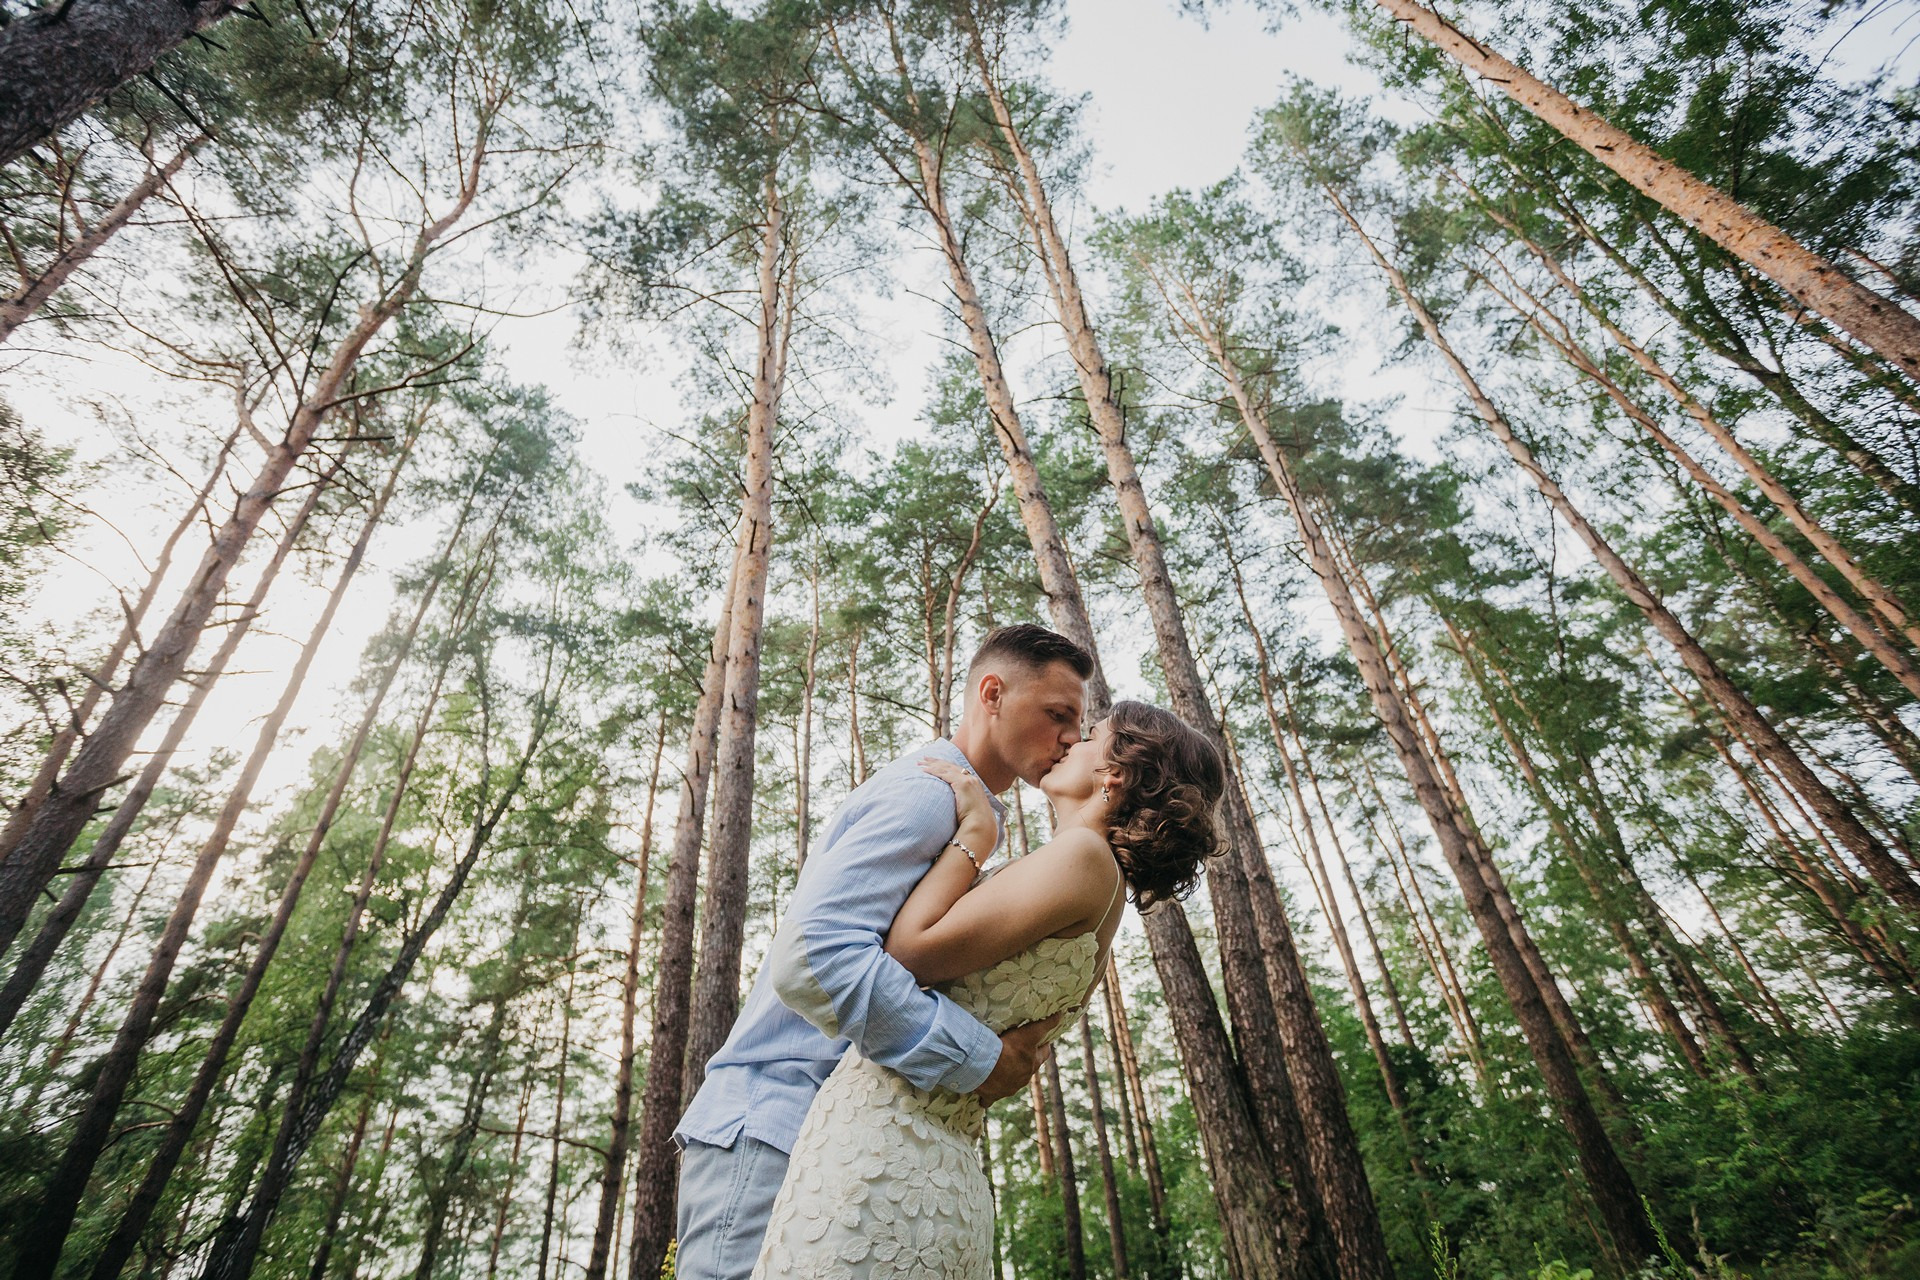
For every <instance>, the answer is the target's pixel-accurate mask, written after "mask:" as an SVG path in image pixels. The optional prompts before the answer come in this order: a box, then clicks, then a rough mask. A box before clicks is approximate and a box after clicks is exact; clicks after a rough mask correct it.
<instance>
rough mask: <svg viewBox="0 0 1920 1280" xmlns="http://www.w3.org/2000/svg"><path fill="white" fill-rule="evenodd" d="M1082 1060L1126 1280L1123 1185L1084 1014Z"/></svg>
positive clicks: (1119, 1267) (1116, 1255)
mask: <svg viewBox="0 0 1920 1280" xmlns="http://www.w3.org/2000/svg"><path fill="white" fill-rule="evenodd" d="M1080 1058H1081V1064H1082V1065H1083V1066H1085V1067H1086V1070H1087V1097H1088V1098H1089V1099H1090V1100H1091V1105H1092V1107H1093V1142H1094V1148H1095V1150H1097V1151H1098V1152H1099V1155H1100V1186H1101V1188H1102V1189H1103V1190H1104V1191H1105V1193H1106V1200H1107V1234H1108V1236H1109V1237H1110V1240H1111V1243H1112V1246H1113V1274H1114V1280H1127V1232H1126V1223H1125V1221H1124V1219H1123V1218H1122V1216H1121V1213H1120V1182H1119V1179H1118V1177H1117V1176H1116V1175H1115V1173H1114V1171H1113V1148H1112V1147H1111V1146H1110V1145H1108V1143H1107V1113H1106V1108H1105V1107H1104V1106H1103V1105H1102V1104H1101V1101H1100V1067H1099V1063H1098V1061H1097V1060H1096V1059H1095V1058H1094V1056H1093V1028H1092V1026H1091V1025H1089V1024H1088V1022H1087V1015H1086V1014H1085V1013H1082V1014H1081V1015H1080Z"/></svg>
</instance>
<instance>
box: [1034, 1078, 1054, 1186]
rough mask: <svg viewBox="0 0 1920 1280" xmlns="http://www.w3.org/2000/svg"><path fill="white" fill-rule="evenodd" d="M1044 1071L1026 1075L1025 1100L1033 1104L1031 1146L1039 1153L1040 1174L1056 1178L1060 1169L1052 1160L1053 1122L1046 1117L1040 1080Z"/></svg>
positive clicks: (1043, 1086)
mask: <svg viewBox="0 0 1920 1280" xmlns="http://www.w3.org/2000/svg"><path fill="white" fill-rule="evenodd" d="M1043 1074H1045V1073H1044V1072H1038V1071H1036V1072H1035V1073H1034V1074H1033V1075H1031V1076H1029V1077H1027V1100H1028V1101H1029V1102H1030V1103H1031V1104H1032V1105H1033V1146H1034V1150H1036V1151H1037V1152H1039V1155H1040V1176H1041V1178H1043V1179H1048V1178H1057V1177H1059V1176H1060V1171H1059V1170H1058V1169H1057V1168H1056V1167H1055V1166H1054V1161H1053V1122H1052V1121H1050V1120H1048V1119H1047V1088H1046V1086H1045V1085H1044V1084H1042V1083H1041V1082H1040V1077H1041V1076H1042V1075H1043Z"/></svg>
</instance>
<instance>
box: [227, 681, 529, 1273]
mask: <svg viewBox="0 0 1920 1280" xmlns="http://www.w3.org/2000/svg"><path fill="white" fill-rule="evenodd" d="M553 667H554V657H553V654H552V652H551V651H549V653H548V656H547V660H546V670H545V672H544V674H543V677H542V687H541V690H540V694H539V697H538V700H537V704H536V709H535V712H534V715H533V722H532V724H531V725H530V726H529V728H528V730H527V740H526V742H525V743H524V744H523V745H522V748H521V750H520V752H519V754H518V756H517V757H516V758H515V760H514V761H513V763H512V764H511V765H510V766H508V767H507V769H506V778H505V781H504V782H503V783H502V785H501V787H500V789H499V792H498V794H497V795H495V796H494V797H493V798H492V802H491V803H488V802H487V800H486V799H485V797H484V796H483V797H482V798H481V799H480V800H479V802H478V803H479V805H480V806H482V807H480V808H478V809H477V810H476V812H475V813H474V820H473V827H472V829H471V831H470V832H469V834H468V838H467V847H466V848H465V849H464V850H463V851H462V852H461V855H460V858H459V860H458V861H457V862H456V863H455V864H454V867H453V870H452V871H451V873H450V874H449V875H448V877H447V881H446V883H445V885H443V886H442V887H441V890H440V892H439V894H437V895H436V896H435V898H434V900H433V905H432V906H431V907H429V908H428V910H427V913H426V915H425V916H424V917H422V918H421V920H420V922H419V923H418V924H417V925H415V927H414V928H413V930H412V931H411V932H409V933H408V934H407V935H406V938H405V940H404V941H403V942H402V943H401V945H400V950H399V952H398V953H397V954H396V955H395V956H394V958H393V960H392V961H391V962H390V963H389V964H388V966H387V969H386V971H385V972H384V973H383V974H381V976H380V978H379V980H378V981H377V982H376V983H375V984H374V986H373V989H372V992H371V993H370V994H369V995H368V997H367V1000H366V1003H365V1004H363V1005H362V1006H361V1008H360V1012H359V1013H358V1014H357V1015H356V1016H355V1018H354V1020H353V1022H352V1024H351V1025H350V1026H349V1027H348V1028H347V1031H346V1033H345V1034H344V1035H343V1036H342V1037H341V1039H340V1042H339V1044H338V1045H337V1046H336V1047H335V1048H334V1052H333V1058H332V1060H331V1061H330V1062H328V1064H327V1069H326V1071H325V1072H324V1073H321V1074H319V1075H317V1076H315V1077H313V1084H312V1086H311V1087H310V1088H309V1089H308V1090H307V1091H306V1093H305V1095H304V1096H302V1097H298V1098H293V1099H290V1100H289V1102H288V1105H287V1106H286V1107H285V1109H284V1111H283V1113H282V1116H281V1122H280V1125H279V1129H278V1132H277V1133H276V1134H275V1135H274V1142H273V1151H272V1153H271V1155H270V1156H269V1157H268V1160H267V1167H266V1169H265V1170H264V1171H263V1172H262V1174H261V1176H260V1181H259V1183H258V1185H256V1186H255V1188H254V1192H253V1197H252V1199H251V1201H250V1202H249V1203H248V1205H247V1208H246V1210H245V1211H244V1212H243V1213H240V1214H238V1215H235V1216H234V1217H232V1218H230V1219H229V1220H227V1221H226V1222H223V1223H222V1224H221V1227H220V1230H219V1231H218V1232H217V1233H216V1234H215V1236H214V1239H213V1242H212V1247H211V1250H210V1252H209V1254H208V1257H207V1261H206V1264H205V1266H204V1267H203V1268H202V1270H201V1273H200V1280H245V1278H246V1277H247V1276H249V1275H251V1274H252V1271H253V1264H254V1259H255V1258H256V1256H257V1255H258V1253H259V1250H260V1242H261V1240H262V1238H263V1236H264V1235H265V1233H266V1228H267V1224H268V1223H269V1222H270V1221H271V1220H272V1218H273V1215H274V1213H275V1212H276V1211H277V1210H278V1208H279V1205H280V1200H281V1197H282V1196H284V1195H285V1194H286V1191H287V1188H288V1187H289V1186H290V1185H291V1183H292V1180H293V1172H294V1169H295V1167H296V1166H297V1165H298V1164H299V1162H300V1158H301V1157H302V1156H304V1155H305V1154H306V1151H307V1148H308V1147H309V1146H310V1145H311V1144H312V1142H313V1139H314V1138H315V1137H316V1136H317V1135H318V1134H319V1132H320V1126H321V1124H323V1123H324V1122H325V1120H326V1118H327V1115H328V1114H329V1113H330V1112H331V1111H332V1110H333V1106H334V1103H336V1102H337V1101H339V1098H340V1094H341V1092H342V1091H343V1090H344V1089H345V1088H346V1084H347V1079H348V1077H349V1076H350V1075H351V1074H352V1072H353V1068H354V1064H355V1063H357V1062H358V1061H359V1059H360V1053H361V1051H362V1050H364V1049H365V1048H366V1046H367V1042H368V1040H370V1039H371V1038H372V1036H373V1032H374V1029H375V1028H376V1027H378V1026H379V1025H380V1023H381V1020H382V1019H384V1018H385V1017H386V1015H387V1011H388V1010H389V1009H390V1008H391V1007H392V1006H393V1002H394V999H395V998H396V997H397V996H398V995H399V994H400V991H401V988H402V987H404V986H405V985H406V983H407V979H408V978H409V977H411V976H412V973H413V968H414V965H416V964H417V963H418V962H419V960H420V955H421V953H422V952H423V951H425V950H426V947H427V943H429V942H430V941H432V939H433V936H434V934H435V933H437V932H438V931H439V929H440V926H441V924H442V923H443V922H444V921H445V920H446V918H447V913H448V912H449V911H451V910H452V909H453V904H454V902H455V901H456V900H457V899H458V898H459V896H460V892H461V890H462V889H464V888H465V887H466V883H467V878H468V876H470V875H471V874H472V873H473V868H474V865H475V864H476V863H477V862H479V860H480V855H481V854H482V853H483V852H485V850H486V848H487V846H488V844H489V843H490V842H491V840H492V837H493V832H494V829H495V828H496V827H497V826H498V825H499V823H500V820H501V819H502V818H504V817H505V816H506V813H507V810H508V809H509V808H510V807H512V805H513V803H514V801H515V799H516V798H518V796H519V794H520V790H521V788H522V787H523V786H524V785H525V784H526V779H527V772H528V770H529V768H530V767H531V766H532V763H533V759H534V756H535V755H536V754H537V753H538V752H539V750H540V748H541V746H542V745H543V744H544V742H545V740H546V734H547V730H548V728H549V727H550V726H551V724H552V718H553V714H554V712H555V710H556V709H557V708H556V702H555V699H556V698H557V696H558V689H557V688H556V687H555V685H554V683H553V681H554V678H555V673H554V670H553ZM560 679H561V680H562V681H564V679H565V675H564V672H563V673H562V674H561V676H560ZM337 958H338V957H337V956H336V959H337ZM309 1045H310V1046H311V1045H312V1041H311V1040H310V1041H309ZM303 1065H304V1064H303Z"/></svg>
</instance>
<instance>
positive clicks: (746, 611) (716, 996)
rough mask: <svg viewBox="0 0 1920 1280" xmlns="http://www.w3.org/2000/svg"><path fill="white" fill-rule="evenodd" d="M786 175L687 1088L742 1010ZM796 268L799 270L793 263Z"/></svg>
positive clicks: (766, 254) (768, 259)
mask: <svg viewBox="0 0 1920 1280" xmlns="http://www.w3.org/2000/svg"><path fill="white" fill-rule="evenodd" d="M777 181H778V175H777V174H776V173H771V172H770V173H769V174H768V175H767V179H766V186H765V191H766V204H765V210H766V212H765V224H764V226H763V227H762V228H761V243H760V282H759V283H760V312H759V315H758V317H757V319H756V321H755V332H756V338H757V347H758V351H757V355H756V361H755V365H754V374H753V403H752V404H751V405H750V406H749V408H748V410H747V443H746V465H745V480H746V492H745V494H744V495H743V496H742V498H741V506H740V544H739V550H738V552H737V555H738V558H739V566H740V567H739V571H738V577H739V581H738V582H737V583H736V584H735V585H734V598H733V635H732V636H731V638H730V639H729V640H728V649H727V684H726V693H725V694H724V695H723V696H722V698H721V702H720V745H719V747H718V748H717V749H716V750H715V752H714V763H713V770H714V779H713V839H712V844H711V847H710V848H709V850H708V853H707V876H706V880H707V885H706V901H705V904H704V906H703V908H702V910H701V913H700V963H699V965H698V966H697V967H696V968H695V970H694V979H693V1005H692V1017H691V1020H690V1022H689V1023H688V1029H687V1062H686V1084H685V1085H683V1086H682V1088H683V1090H684V1092H685V1095H686V1096H687V1097H692V1096H693V1095H694V1094H695V1093H696V1092H698V1091H699V1088H700V1082H701V1081H702V1080H704V1079H705V1078H706V1074H707V1059H708V1058H711V1057H712V1056H713V1055H714V1054H715V1053H718V1052H719V1051H720V1046H721V1045H722V1044H723V1043H725V1041H726V1038H727V1033H728V1032H729V1031H730V1030H731V1029H732V1028H733V1019H734V1015H735V1014H737V1013H738V1012H739V1009H740V949H741V946H742V944H743V942H744V940H745V937H746V927H747V862H748V858H747V855H748V852H749V850H750V847H751V844H752V840H753V763H754V757H753V744H754V735H755V731H756V729H757V727H758V724H759V716H758V714H757V711H758V708H759V703H760V633H761V629H762V624H763V622H764V620H765V617H766V594H767V572H768V567H769V556H770V553H771V551H772V544H773V435H774V426H775V423H776V421H777V417H778V414H779V409H780V391H781V386H782V383H783V382H784V381H785V375H786V353H787V337H788V335H789V334H790V333H791V331H792V327H793V306H792V300H791V297H790V296H788V297H787V300H786V306H785V307H784V308H783V307H782V305H781V302H782V297H783V295H785V294H788V292H789V291H787V290H783V288H782V282H781V258H782V250H781V246H782V237H781V228H782V212H783V211H782V208H781V202H780V195H779V190H778V187H777V185H776V183H777ZM789 270H792V268H791V267H790V268H789Z"/></svg>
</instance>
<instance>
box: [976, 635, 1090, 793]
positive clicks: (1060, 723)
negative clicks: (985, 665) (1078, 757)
mask: <svg viewBox="0 0 1920 1280" xmlns="http://www.w3.org/2000/svg"><path fill="white" fill-rule="evenodd" d="M1001 680H1002V684H1001V689H1000V699H999V716H998V718H997V720H996V724H995V728H996V732H995V734H994V738H995V739H996V742H995V745H996V746H997V747H998V748H999V750H1000V754H1001V757H1002V758H1003V759H1004V760H1005V761H1006V762H1007V763H1008V764H1009V765H1011V766H1012V767H1013V770H1014V772H1015V773H1017V774H1019V775H1020V777H1021V778H1022V779H1024V780H1025V781H1027V782H1029V783H1038V782H1039V781H1040V779H1041V778H1042V777H1043V776H1045V774H1046V772H1047V770H1049V769H1051V768H1053V766H1054V765H1055V764H1057V763H1059V762H1060V761H1061V760H1062V759H1064V758H1065V757H1066V754H1067V752H1068V751H1070V750H1072V749H1073V745H1074V744H1075V743H1077V742H1079V741H1080V718H1081V716H1083V715H1084V714H1085V713H1086V705H1087V684H1086V681H1084V680H1082V679H1081V678H1080V675H1079V673H1078V672H1076V671H1075V670H1074V669H1073V668H1072V667H1070V666H1068V665H1067V664H1066V663H1064V662H1050V663H1048V664H1047V665H1046V666H1044V667H1041V668H1039V669H1038V670H1033V671H1023V670H1019V669H1017V668H1016V669H1014V670H1010V671H1008V672H1007V673H1006V674H1005V675H1004V676H1002V677H1001Z"/></svg>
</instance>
